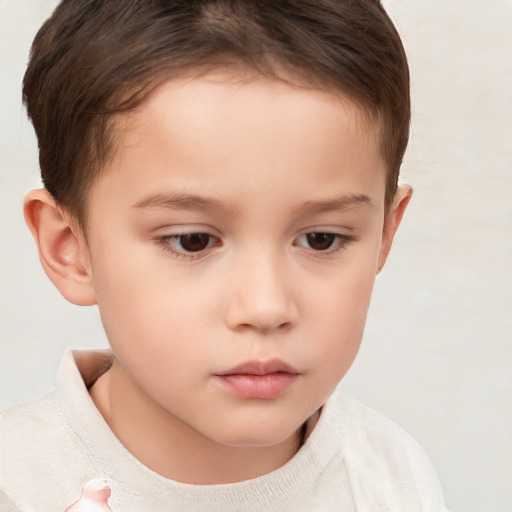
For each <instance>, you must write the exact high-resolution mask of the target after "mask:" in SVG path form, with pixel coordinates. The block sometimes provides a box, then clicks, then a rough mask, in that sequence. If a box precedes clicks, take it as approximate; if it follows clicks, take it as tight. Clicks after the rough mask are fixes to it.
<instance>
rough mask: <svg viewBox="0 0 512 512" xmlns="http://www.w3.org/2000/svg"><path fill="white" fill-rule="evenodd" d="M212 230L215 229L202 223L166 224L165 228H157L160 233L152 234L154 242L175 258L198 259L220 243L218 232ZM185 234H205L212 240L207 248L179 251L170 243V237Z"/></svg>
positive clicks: (175, 237) (176, 237) (173, 237)
mask: <svg viewBox="0 0 512 512" xmlns="http://www.w3.org/2000/svg"><path fill="white" fill-rule="evenodd" d="M212 231H216V230H214V229H213V228H211V227H209V226H204V225H193V226H186V225H183V226H172V227H171V226H168V227H166V228H162V229H159V230H158V232H159V233H160V234H158V233H157V234H156V235H155V236H154V241H155V243H156V244H157V245H158V246H159V247H161V248H162V249H163V250H164V251H166V252H169V253H171V254H173V255H174V256H175V257H176V258H178V259H180V260H188V261H193V260H198V259H201V258H205V257H206V256H208V255H209V254H210V252H211V250H212V249H214V248H215V247H219V246H221V245H222V242H221V239H220V236H219V235H218V234H214V233H212ZM186 235H207V236H208V237H210V239H213V240H214V242H213V243H212V244H211V245H210V244H209V246H208V247H207V248H205V249H203V250H200V251H196V252H187V251H181V250H180V249H178V248H176V247H175V246H174V245H173V244H171V243H170V240H172V239H178V238H179V237H181V236H186Z"/></svg>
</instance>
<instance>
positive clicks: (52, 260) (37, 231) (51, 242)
mask: <svg viewBox="0 0 512 512" xmlns="http://www.w3.org/2000/svg"><path fill="white" fill-rule="evenodd" d="M23 211H24V214H25V221H26V223H27V225H28V227H29V229H30V231H31V232H32V236H33V237H34V240H35V242H36V244H37V249H38V251H39V259H40V260H41V264H42V266H43V269H44V271H45V272H46V275H47V276H48V277H49V278H50V280H51V281H52V283H53V284H54V285H55V286H56V287H57V289H58V290H59V291H60V293H62V295H63V296H64V297H65V298H66V299H67V300H69V301H70V302H72V303H73V304H77V305H79V306H90V305H93V304H96V296H95V293H94V287H93V282H92V273H91V265H90V258H89V250H88V247H87V243H86V241H85V237H84V236H83V233H82V231H81V229H80V228H79V227H78V226H77V225H75V224H76V223H74V222H72V221H71V217H70V216H69V217H68V216H67V215H65V213H64V212H63V211H62V210H61V209H60V208H59V207H58V206H57V204H56V203H55V200H54V199H53V197H52V196H51V195H50V193H49V192H48V191H47V190H32V191H31V192H29V193H28V194H27V195H26V197H25V203H24V208H23Z"/></svg>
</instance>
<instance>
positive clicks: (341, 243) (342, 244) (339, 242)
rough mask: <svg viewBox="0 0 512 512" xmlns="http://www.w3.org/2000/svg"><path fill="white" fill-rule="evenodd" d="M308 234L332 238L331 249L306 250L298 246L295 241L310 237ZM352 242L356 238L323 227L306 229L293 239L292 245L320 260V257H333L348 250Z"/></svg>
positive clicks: (334, 229) (306, 248) (337, 230)
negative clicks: (330, 236)
mask: <svg viewBox="0 0 512 512" xmlns="http://www.w3.org/2000/svg"><path fill="white" fill-rule="evenodd" d="M310 234H326V235H332V236H334V237H335V241H334V243H333V247H329V248H327V249H325V250H315V249H313V248H308V247H305V246H303V245H299V244H298V243H297V241H298V240H299V239H300V238H302V237H304V236H307V235H310ZM354 241H356V237H355V236H354V235H352V234H348V233H343V232H342V233H340V231H339V229H336V228H323V227H319V228H316V227H315V228H310V229H307V230H306V231H303V232H302V233H301V234H300V235H299V236H297V238H295V240H294V243H293V245H294V246H297V247H299V248H303V249H305V250H306V251H308V252H309V253H311V254H313V255H314V256H316V257H320V258H321V257H329V256H335V255H337V254H339V253H341V252H342V251H344V250H346V249H347V248H348V246H349V245H350V244H351V243H352V242H354Z"/></svg>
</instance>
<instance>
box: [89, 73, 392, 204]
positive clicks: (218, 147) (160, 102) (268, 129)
mask: <svg viewBox="0 0 512 512" xmlns="http://www.w3.org/2000/svg"><path fill="white" fill-rule="evenodd" d="M377 132H378V130H377V128H376V123H372V122H371V120H370V119H369V118H368V116H367V112H366V111H365V110H364V109H363V108H361V107H360V106H359V105H357V104H356V103H355V102H354V101H353V100H352V99H350V98H349V97H348V96H346V95H343V94H341V93H333V92H326V91H322V90H318V89H315V88H311V87H306V86H303V85H296V84H290V83H287V82H284V81H281V80H276V79H273V78H268V77H262V76H261V75H256V74H249V73H235V72H233V71H216V72H210V73H207V74H203V75H201V76H194V77H183V78H180V79H176V80H170V81H168V82H166V83H165V84H164V85H162V86H160V87H159V88H158V89H156V90H155V91H154V93H153V94H152V95H151V96H150V97H149V98H148V99H147V101H145V102H144V103H143V104H141V105H140V106H139V107H138V108H137V109H135V110H133V111H131V112H129V113H128V114H123V115H122V116H120V117H119V118H118V119H117V123H116V139H117V140H116V152H115V154H114V157H113V159H112V161H111V162H110V164H109V165H108V166H107V168H106V169H105V171H106V172H105V173H104V174H103V176H101V177H100V178H99V182H111V185H110V188H111V191H112V193H114V190H118V191H119V190H121V189H123V190H124V191H125V194H131V195H132V196H133V197H131V198H130V199H133V203H137V202H140V201H141V200H143V198H141V197H140V196H138V197H135V195H134V194H135V193H136V192H138V191H139V190H140V188H141V187H140V183H138V182H139V181H140V180H141V178H143V179H144V186H145V187H147V188H152V189H153V190H149V191H148V192H149V193H153V194H155V193H158V192H159V191H160V190H161V189H165V188H166V187H168V186H169V183H170V182H172V185H173V186H174V187H175V188H176V189H178V191H179V189H180V188H183V187H188V186H190V185H191V184H193V185H194V186H195V187H196V188H197V190H199V191H200V192H201V190H200V189H206V188H208V191H209V192H210V194H212V193H215V194H219V195H222V193H224V192H226V193H227V194H228V193H232V194H231V196H232V197H233V196H234V195H236V194H237V193H241V191H242V190H241V189H247V190H249V189H250V187H251V186H252V185H256V183H259V184H261V183H263V185H265V183H266V184H267V186H268V187H269V188H270V187H281V188H282V189H284V188H286V189H292V188H293V187H295V186H296V187H297V188H300V187H302V188H304V187H305V186H306V185H305V181H304V180H303V179H302V180H301V177H302V178H305V177H306V176H308V177H309V179H310V181H311V183H310V184H309V185H307V186H314V187H316V188H317V189H321V188H322V187H324V188H325V189H326V192H328V190H327V189H328V188H329V187H330V185H329V183H330V178H331V177H332V176H333V175H339V176H340V178H341V177H342V178H343V179H344V180H345V181H348V182H350V180H351V179H354V180H355V181H357V180H359V185H357V186H360V185H361V183H360V181H361V176H360V174H361V170H371V172H370V171H368V172H367V173H366V175H367V178H366V181H368V182H370V181H375V179H374V178H375V176H378V179H377V182H378V184H379V186H380V182H381V181H382V182H383V181H384V174H385V171H384V163H383V159H382V158H381V156H380V152H379V150H378V142H377V140H378V133H377ZM341 169H343V172H341ZM363 174H364V173H363ZM322 177H323V178H325V179H323V178H322ZM116 180H117V183H114V182H115V181H116ZM263 180H266V182H265V181H263ZM372 184H373V183H372ZM96 185H97V184H95V185H93V187H92V190H91V193H92V196H94V190H95V189H96V188H98V187H97V186H96ZM357 186H356V187H355V188H357ZM363 188H364V187H363ZM350 193H353V194H356V195H357V194H359V193H361V194H366V191H358V190H355V189H354V190H351V191H350ZM91 199H92V197H91Z"/></svg>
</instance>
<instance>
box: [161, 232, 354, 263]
mask: <svg viewBox="0 0 512 512" xmlns="http://www.w3.org/2000/svg"><path fill="white" fill-rule="evenodd" d="M308 235H328V236H333V237H334V240H333V242H332V244H331V245H330V246H329V247H328V248H327V249H325V250H315V249H313V248H309V249H310V250H311V251H312V253H313V254H314V255H315V256H317V257H330V256H336V255H337V254H339V253H341V252H343V251H345V250H346V249H347V247H348V246H349V244H350V243H352V242H353V241H354V240H355V237H353V236H351V235H345V234H340V233H332V232H328V231H310V232H307V233H304V234H302V235H300V236H299V237H298V238H297V239H296V240H295V241H294V243H293V245H294V246H298V247H303V248H306V247H304V246H302V245H299V244H298V243H297V240H299V239H301V238H303V237H307V236H308ZM184 236H207V237H208V238H209V242H208V246H207V247H205V248H204V249H201V250H199V251H192V252H187V251H186V250H180V249H177V248H176V247H174V245H173V243H172V242H180V239H181V238H182V237H184ZM156 241H157V244H158V245H159V246H160V247H161V248H162V249H163V250H164V251H167V252H170V253H172V254H173V255H174V256H175V257H177V258H178V259H180V260H188V261H194V260H197V259H200V258H204V257H205V253H207V251H209V249H212V248H213V247H219V246H220V245H222V242H221V241H220V240H219V238H218V237H216V236H214V235H211V234H209V233H201V232H195V233H179V234H175V235H168V236H162V237H160V238H157V239H156ZM212 241H213V242H212ZM180 245H181V243H180ZM306 249H307V248H306Z"/></svg>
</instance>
